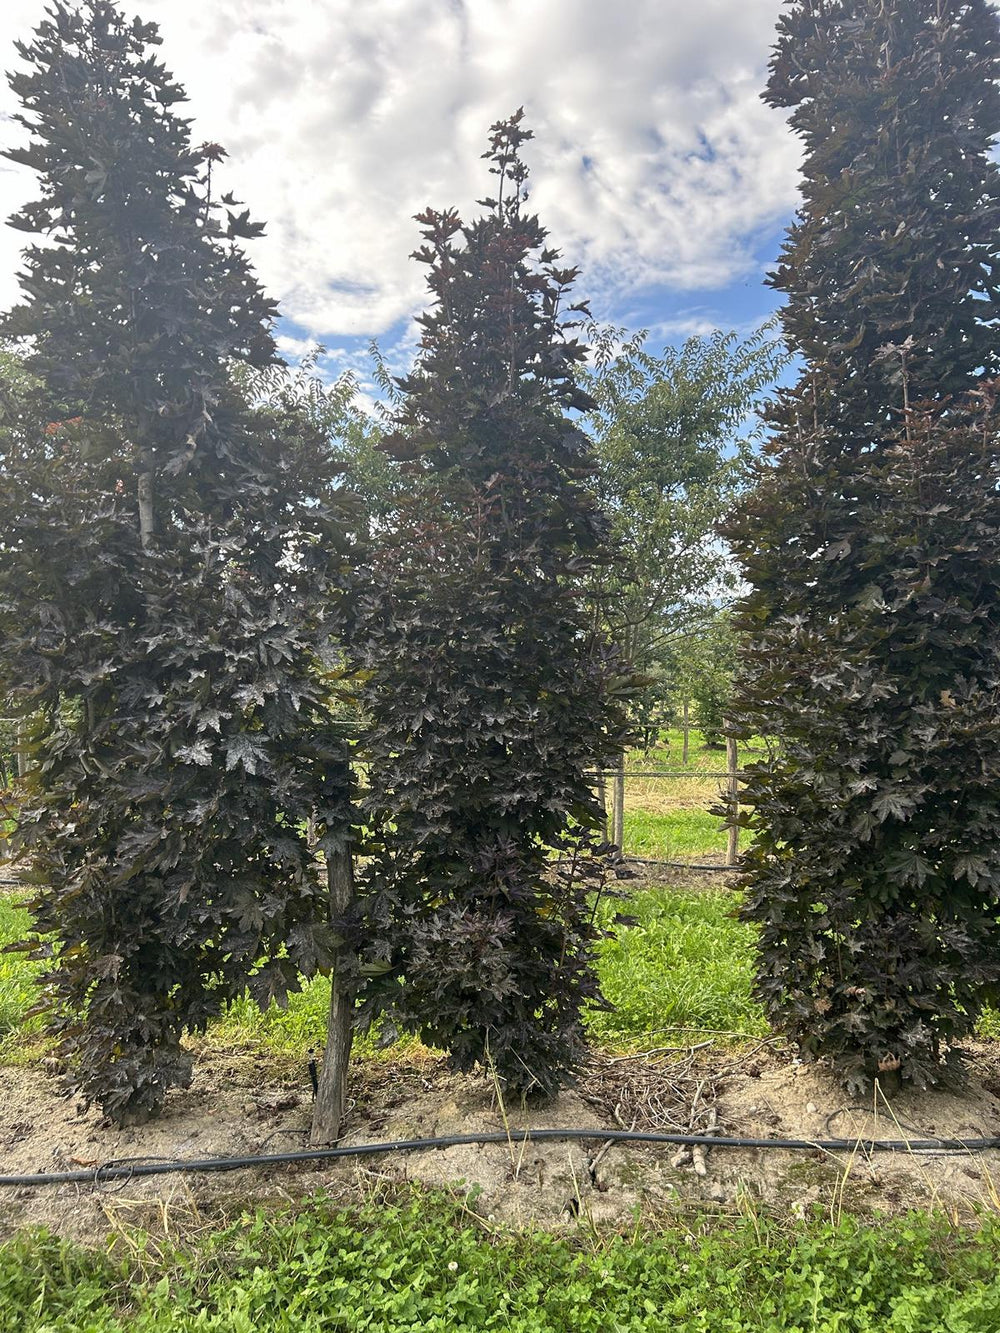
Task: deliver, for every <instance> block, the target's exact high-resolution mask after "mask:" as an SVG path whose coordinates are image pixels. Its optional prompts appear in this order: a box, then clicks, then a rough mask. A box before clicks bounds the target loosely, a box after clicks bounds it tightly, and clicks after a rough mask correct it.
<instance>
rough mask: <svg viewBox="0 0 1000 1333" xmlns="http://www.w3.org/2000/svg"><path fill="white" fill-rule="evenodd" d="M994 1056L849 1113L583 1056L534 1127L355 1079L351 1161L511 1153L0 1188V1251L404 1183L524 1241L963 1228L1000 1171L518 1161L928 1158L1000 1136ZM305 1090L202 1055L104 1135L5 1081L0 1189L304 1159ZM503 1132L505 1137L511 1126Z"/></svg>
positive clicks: (806, 1092)
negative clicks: (12, 1181)
mask: <svg viewBox="0 0 1000 1333" xmlns="http://www.w3.org/2000/svg"><path fill="white" fill-rule="evenodd" d="M998 1093H1000V1047H998V1046H994V1045H983V1046H980V1047H977V1048H976V1050H975V1051H974V1052H973V1055H972V1060H971V1062H970V1073H969V1076H968V1079H967V1080H966V1081H965V1083H964V1084H963V1085H962V1086H960V1087H959V1086H953V1087H950V1088H943V1089H941V1090H937V1091H932V1092H927V1093H916V1092H906V1093H901V1094H899V1095H897V1096H895V1097H893V1098H892V1099H891V1100H890V1101H889V1102H886V1101H885V1100H883V1099H881V1098H879V1100H878V1101H877V1102H873V1103H872V1105H870V1106H867V1107H858V1106H854V1105H852V1104H850V1103H849V1101H848V1099H847V1098H846V1097H845V1095H844V1093H843V1092H842V1090H840V1088H839V1086H838V1085H837V1084H836V1082H835V1081H834V1080H833V1079H832V1077H831V1076H830V1074H829V1073H828V1072H827V1071H826V1070H824V1069H823V1068H821V1067H819V1066H805V1065H802V1064H800V1063H798V1062H797V1061H795V1060H793V1059H792V1058H791V1057H790V1056H789V1055H787V1054H783V1053H781V1052H778V1051H776V1050H775V1049H774V1047H773V1046H771V1045H768V1044H763V1043H762V1044H761V1045H760V1046H758V1047H757V1048H755V1049H753V1050H750V1051H744V1052H742V1053H739V1052H735V1053H734V1052H733V1051H732V1050H729V1051H726V1050H723V1049H719V1048H716V1047H714V1046H708V1047H701V1048H699V1049H695V1050H689V1051H686V1052H685V1051H677V1050H667V1051H663V1052H660V1053H659V1054H652V1055H645V1056H638V1057H627V1058H618V1059H611V1058H608V1057H597V1056H595V1063H594V1065H593V1067H592V1068H590V1069H589V1070H587V1071H585V1072H584V1075H583V1077H582V1078H581V1081H580V1084H579V1086H578V1087H577V1088H576V1089H575V1090H573V1091H568V1092H565V1093H563V1094H561V1095H560V1096H559V1097H558V1098H556V1099H554V1100H552V1101H550V1102H549V1103H548V1104H546V1105H544V1106H540V1107H536V1108H531V1109H525V1108H523V1107H509V1106H508V1107H506V1108H504V1107H503V1106H502V1105H501V1104H500V1103H499V1102H498V1099H497V1096H496V1092H495V1089H494V1088H493V1087H491V1086H490V1084H489V1082H488V1081H487V1080H486V1079H483V1078H475V1077H467V1076H460V1075H455V1074H451V1073H449V1072H448V1071H447V1069H446V1068H445V1066H444V1064H443V1062H442V1061H440V1060H438V1059H436V1058H434V1057H431V1056H429V1055H428V1056H423V1057H420V1056H414V1057H408V1058H407V1060H406V1061H405V1062H402V1063H394V1064H390V1063H385V1062H382V1061H369V1062H364V1063H361V1064H359V1065H358V1066H357V1067H356V1069H355V1071H354V1082H353V1094H354V1096H353V1101H352V1103H351V1106H350V1112H349V1120H348V1125H347V1132H346V1134H345V1136H344V1142H346V1143H363V1142H372V1141H381V1140H395V1139H400V1138H423V1137H432V1136H440V1135H448V1134H456V1133H464V1134H467V1133H473V1132H475V1131H476V1130H483V1131H495V1130H504V1129H505V1128H506V1129H509V1135H510V1139H509V1142H507V1143H503V1144H500V1145H489V1146H482V1147H463V1146H459V1147H452V1148H448V1149H446V1150H428V1151H424V1152H419V1153H410V1154H399V1153H388V1154H385V1155H380V1156H373V1157H368V1158H365V1159H353V1160H346V1161H341V1162H332V1163H320V1164H316V1165H313V1164H310V1165H308V1166H301V1165H296V1166H285V1167H278V1168H270V1169H268V1170H267V1171H266V1172H265V1171H261V1170H240V1171H234V1172H227V1173H225V1174H212V1175H195V1174H191V1175H184V1174H177V1175H168V1176H160V1177H152V1178H148V1179H146V1178H138V1179H130V1180H125V1181H115V1182H110V1183H107V1184H101V1185H94V1184H91V1183H87V1184H73V1185H63V1186H46V1187H39V1188H28V1187H5V1188H4V1189H3V1196H4V1203H5V1207H4V1209H3V1213H2V1217H0V1234H4V1235H7V1234H10V1233H11V1232H12V1231H13V1230H15V1229H17V1228H19V1227H23V1226H37V1225H44V1226H47V1227H49V1228H51V1229H53V1230H55V1231H58V1232H60V1233H62V1234H65V1235H70V1236H74V1237H76V1238H78V1239H98V1238H103V1237H106V1236H107V1235H108V1233H109V1232H113V1231H117V1230H121V1229H123V1228H124V1227H125V1226H126V1225H128V1224H131V1225H140V1226H143V1227H145V1228H147V1229H151V1230H152V1231H154V1232H160V1233H162V1232H163V1231H166V1232H167V1233H168V1234H170V1233H172V1232H173V1231H174V1230H175V1229H177V1228H184V1229H190V1228H191V1227H192V1226H205V1227H207V1226H209V1225H217V1224H218V1222H219V1221H220V1220H222V1219H224V1218H227V1217H233V1216H237V1217H238V1216H239V1215H240V1213H241V1212H242V1211H243V1210H244V1209H245V1208H247V1207H248V1206H250V1207H252V1206H254V1205H256V1204H258V1203H267V1202H274V1201H294V1200H295V1199H296V1198H301V1197H302V1196H303V1195H305V1194H308V1193H312V1192H314V1191H316V1190H319V1189H323V1190H325V1191H327V1192H328V1193H329V1194H331V1195H332V1196H333V1197H334V1198H335V1199H338V1200H342V1201H345V1202H347V1201H349V1200H355V1199H358V1198H361V1197H370V1196H371V1194H372V1191H373V1189H374V1188H376V1187H381V1186H382V1185H383V1184H384V1183H385V1182H389V1184H390V1185H396V1184H402V1183H405V1182H409V1181H415V1182H420V1183H422V1184H425V1185H429V1186H434V1187H448V1188H451V1189H456V1190H457V1191H458V1192H459V1196H460V1197H461V1198H463V1199H464V1200H465V1201H466V1203H467V1206H468V1207H469V1208H470V1210H473V1211H475V1212H476V1213H477V1214H478V1215H479V1216H480V1217H481V1218H483V1219H484V1220H486V1221H487V1222H489V1221H496V1222H503V1223H511V1224H514V1225H518V1226H527V1225H542V1226H545V1227H550V1228H552V1227H555V1228H559V1227H575V1226H578V1225H580V1223H581V1221H582V1222H584V1223H586V1224H593V1225H607V1226H617V1225H620V1224H631V1223H632V1222H633V1221H634V1219H635V1217H636V1216H637V1215H643V1214H645V1215H648V1216H661V1215H663V1214H669V1213H673V1212H676V1211H677V1210H678V1209H680V1208H686V1207H689V1206H691V1205H697V1206H700V1207H705V1206H708V1207H710V1208H714V1209H728V1208H745V1207H748V1206H753V1204H754V1201H761V1202H766V1203H768V1204H769V1205H774V1206H777V1207H779V1208H780V1209H787V1210H789V1211H790V1212H791V1214H792V1215H793V1216H794V1215H802V1214H804V1212H805V1211H806V1210H807V1209H809V1208H811V1207H813V1206H815V1205H820V1206H822V1207H823V1208H824V1209H828V1210H830V1211H831V1212H832V1213H834V1214H836V1213H837V1212H839V1211H840V1210H841V1209H845V1208H846V1209H850V1210H853V1211H858V1212H862V1213H871V1212H876V1211H879V1210H889V1211H897V1210H902V1209H906V1208H908V1207H914V1206H915V1207H927V1206H941V1207H946V1208H948V1209H950V1210H952V1211H953V1213H955V1214H956V1215H961V1216H970V1217H971V1216H974V1214H975V1211H976V1210H977V1208H980V1207H988V1208H994V1209H995V1208H998V1207H1000V1194H998V1191H1000V1152H992V1151H991V1152H987V1153H982V1154H977V1155H972V1154H970V1155H963V1156H954V1155H944V1154H916V1153H894V1154H879V1155H877V1156H876V1157H873V1158H871V1159H869V1158H867V1157H866V1156H865V1155H864V1154H863V1153H862V1152H854V1153H837V1154H828V1153H824V1152H821V1151H819V1150H816V1151H810V1152H790V1151H772V1150H768V1151H766V1152H765V1151H763V1150H743V1149H738V1150H731V1149H726V1150H723V1149H718V1148H717V1149H715V1150H714V1151H709V1152H708V1154H707V1156H706V1162H705V1166H706V1171H705V1174H704V1175H699V1174H697V1173H696V1172H695V1170H694V1169H693V1165H692V1164H691V1163H690V1161H688V1162H687V1163H685V1164H682V1165H672V1164H671V1159H672V1158H673V1157H674V1155H675V1153H674V1149H673V1148H670V1147H665V1148H662V1149H661V1148H655V1147H654V1148H647V1147H634V1146H632V1147H625V1146H608V1145H607V1143H606V1141H605V1140H602V1139H601V1137H600V1135H599V1134H597V1135H595V1137H594V1139H593V1140H588V1141H584V1142H574V1143H551V1142H546V1143H543V1144H538V1143H531V1142H525V1140H524V1131H525V1130H526V1129H530V1128H531V1127H532V1126H534V1127H536V1128H537V1127H543V1126H549V1127H559V1128H569V1127H583V1128H590V1127H591V1126H594V1127H595V1128H612V1127H620V1126H622V1125H624V1127H625V1128H631V1127H633V1126H634V1127H635V1128H639V1129H642V1128H660V1129H665V1130H675V1131H676V1130H678V1129H681V1130H683V1129H685V1128H690V1127H694V1129H695V1131H696V1132H702V1131H703V1130H704V1129H705V1128H706V1127H707V1126H708V1125H711V1124H713V1122H714V1125H715V1128H716V1130H717V1132H720V1133H723V1134H737V1135H746V1136H751V1137H768V1136H770V1137H794V1138H809V1139H819V1138H830V1137H835V1138H851V1137H854V1136H861V1137H865V1138H868V1137H870V1138H907V1137H910V1138H930V1137H947V1138H952V1137H973V1136H975V1137H984V1136H992V1135H998V1134H1000V1097H998V1095H997V1094H998ZM310 1112H311V1090H310V1086H309V1083H308V1079H307V1077H306V1071H305V1069H301V1070H298V1069H292V1070H282V1069H280V1068H272V1069H268V1068H266V1067H263V1066H262V1061H261V1060H260V1059H258V1058H257V1057H254V1056H249V1055H247V1054H246V1053H245V1052H243V1053H240V1052H228V1053H220V1052H217V1051H213V1052H211V1054H208V1055H202V1056H201V1057H200V1058H199V1059H198V1060H197V1062H196V1066H195V1077H194V1081H193V1083H192V1086H191V1087H190V1088H189V1089H187V1090H185V1091H177V1092H174V1093H172V1094H171V1096H170V1097H169V1099H168V1103H167V1107H166V1110H165V1113H164V1114H163V1116H162V1117H161V1118H160V1119H159V1120H157V1121H156V1122H154V1123H152V1124H149V1125H146V1126H143V1127H138V1128H130V1129H121V1130H118V1129H115V1128H113V1127H111V1126H109V1125H108V1124H107V1123H106V1122H104V1121H102V1119H101V1117H100V1115H99V1114H98V1112H97V1111H95V1110H85V1109H84V1108H82V1107H81V1106H79V1105H78V1104H77V1103H76V1101H75V1099H74V1098H73V1097H72V1096H71V1095H68V1094H67V1092H66V1091H65V1089H64V1087H63V1085H62V1079H61V1078H60V1077H59V1075H58V1074H50V1075H47V1074H45V1073H44V1072H41V1071H40V1070H38V1069H37V1068H36V1067H30V1068H5V1069H0V1153H2V1157H0V1169H2V1171H3V1173H5V1174H23V1173H35V1172H45V1171H53V1170H64V1169H66V1170H73V1169H83V1168H89V1167H91V1166H95V1167H96V1166H97V1165H99V1164H102V1163H107V1162H109V1161H113V1160H121V1159H128V1160H148V1159H150V1158H169V1159H173V1158H192V1157H197V1158H203V1157H214V1156H244V1155H250V1154H257V1153H274V1152H282V1151H286V1150H294V1149H297V1148H300V1147H304V1146H306V1143H307V1138H308V1125H309V1119H310ZM505 1122H506V1123H505Z"/></svg>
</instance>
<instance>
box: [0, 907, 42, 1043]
mask: <svg viewBox="0 0 1000 1333" xmlns="http://www.w3.org/2000/svg"><path fill="white" fill-rule="evenodd" d="M29 923H30V917H29V915H28V912H27V911H26V910H25V908H24V907H22V906H21V904H20V902H18V901H17V899H15V898H10V897H0V949H2V948H3V946H4V945H7V944H12V943H15V942H17V941H18V940H22V939H23V938H24V936H25V935H26V934H27V931H28V926H29ZM40 971H41V964H40V963H32V962H29V961H28V960H27V959H26V958H25V957H24V955H23V954H20V953H13V954H8V953H2V952H0V1062H2V1063H4V1064H10V1063H14V1062H16V1061H17V1059H18V1058H19V1057H21V1056H22V1055H23V1054H24V1052H25V1051H26V1049H27V1050H30V1049H31V1046H30V1040H31V1038H33V1037H35V1036H37V1034H38V1033H39V1032H40V1031H41V1027H42V1020H41V1019H40V1018H38V1017H37V1016H36V1017H34V1018H28V1017H27V1013H28V1010H29V1009H31V1008H32V1006H33V1005H34V1004H36V1003H37V1001H38V988H37V986H36V985H35V977H36V976H37V975H38V973H39V972H40ZM26 1038H27V1039H28V1043H29V1044H28V1045H27V1046H26V1042H25V1039H26Z"/></svg>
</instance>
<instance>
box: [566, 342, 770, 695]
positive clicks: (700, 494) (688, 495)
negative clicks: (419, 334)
mask: <svg viewBox="0 0 1000 1333" xmlns="http://www.w3.org/2000/svg"><path fill="white" fill-rule="evenodd" d="M593 333H594V341H595V356H594V365H593V368H592V369H590V370H588V371H587V372H586V373H585V374H584V375H583V376H582V383H583V386H584V387H585V389H586V390H587V392H589V393H590V395H591V396H592V397H593V399H594V406H593V408H591V409H590V411H589V412H588V413H587V416H586V418H585V424H586V428H587V432H588V434H589V435H590V436H591V438H592V439H593V441H594V450H595V453H596V455H597V458H598V462H599V474H598V493H599V498H600V503H601V506H602V508H603V509H604V511H605V513H606V514H607V515H608V517H609V520H610V524H611V531H610V539H609V544H610V545H611V547H612V548H613V550H614V552H615V559H614V560H613V561H609V562H605V563H603V564H601V565H599V566H597V567H595V569H594V571H593V575H592V578H591V596H592V599H593V602H594V606H595V611H596V614H597V615H598V617H599V620H600V623H601V624H602V625H603V626H604V627H605V628H606V630H607V632H608V634H609V635H610V637H611V638H612V640H613V641H614V642H615V643H616V645H617V646H618V647H619V648H620V650H621V651H622V653H623V654H624V655H625V656H626V657H627V658H628V659H629V660H630V661H631V662H632V663H633V664H634V665H635V667H636V669H637V670H638V671H639V672H640V674H642V675H643V676H646V677H647V678H648V679H649V680H650V681H651V684H650V686H648V687H647V688H646V689H645V690H644V691H642V692H641V693H640V694H639V695H638V696H637V699H636V710H637V714H636V716H637V720H641V717H642V713H643V710H644V709H647V708H649V707H652V708H653V709H654V712H655V709H656V707H657V706H659V707H660V708H661V709H662V707H663V705H664V703H665V702H666V700H668V699H669V698H671V697H676V693H677V689H678V687H679V685H680V681H679V678H678V673H677V670H676V669H675V666H674V663H675V662H676V661H678V660H680V659H683V658H684V657H685V656H687V655H689V653H690V652H694V651H696V647H695V645H696V643H697V641H698V640H700V639H701V638H702V637H703V636H704V635H705V634H707V633H709V627H710V626H711V625H712V623H713V621H714V618H715V615H716V609H717V607H718V605H719V603H720V601H725V600H726V599H727V598H729V597H731V596H732V594H733V590H734V578H733V572H734V571H733V565H732V558H731V555H730V553H729V551H728V549H727V548H726V545H725V543H724V542H722V541H720V539H719V535H718V525H719V523H720V521H721V520H722V518H723V516H724V515H725V514H726V513H727V512H728V511H729V509H730V508H731V506H732V505H733V503H734V501H735V499H736V497H737V495H738V494H739V493H740V490H741V488H742V487H743V485H744V484H745V479H746V471H747V460H748V457H749V454H750V448H751V444H752V440H753V436H754V434H755V432H756V431H757V430H758V429H759V414H760V412H761V411H762V410H763V407H764V404H765V402H766V400H767V394H768V392H769V391H770V389H771V387H772V386H773V384H774V382H775V380H776V379H777V377H778V375H779V374H780V371H781V369H782V367H783V365H784V364H785V362H786V361H787V354H786V352H785V351H784V349H783V347H782V346H781V344H780V343H779V342H778V341H777V340H776V339H775V336H774V330H773V329H772V328H771V327H769V326H765V327H764V328H762V329H760V330H759V331H758V332H757V333H755V334H753V335H752V336H751V337H749V338H746V339H744V340H742V341H741V340H740V339H738V338H737V336H736V335H735V334H733V333H716V334H713V335H712V336H711V337H707V338H706V337H692V338H689V339H687V340H686V341H685V343H684V344H683V345H682V346H681V347H679V348H673V347H665V348H664V349H663V350H662V351H661V352H660V353H658V354H657V353H654V352H653V351H651V350H650V349H649V348H648V346H647V337H646V335H645V333H638V334H635V335H633V336H632V337H627V336H626V334H625V332H624V330H622V329H617V328H610V329H601V330H596V329H595V330H594V331H593Z"/></svg>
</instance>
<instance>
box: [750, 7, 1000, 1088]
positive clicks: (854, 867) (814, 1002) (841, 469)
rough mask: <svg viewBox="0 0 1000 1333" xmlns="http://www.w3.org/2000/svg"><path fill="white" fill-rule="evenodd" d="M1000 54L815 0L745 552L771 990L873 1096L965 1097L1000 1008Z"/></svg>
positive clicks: (778, 1008)
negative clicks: (800, 157) (885, 1092)
mask: <svg viewBox="0 0 1000 1333" xmlns="http://www.w3.org/2000/svg"><path fill="white" fill-rule="evenodd" d="M998 77H1000V29H998V21H997V14H996V11H995V10H994V9H993V7H992V6H991V5H989V4H987V3H985V2H984V0H796V2H795V3H793V4H791V5H789V6H788V7H787V9H786V10H785V12H784V14H783V15H782V18H781V20H780V23H779V40H778V44H777V47H776V50H775V53H774V59H773V62H772V66H771V78H770V82H769V85H768V89H767V94H766V100H767V101H768V102H769V103H770V104H771V105H772V106H775V107H786V108H791V111H792V116H791V123H792V126H793V128H794V129H795V130H796V132H797V133H798V134H799V135H800V136H801V137H802V139H803V142H804V146H805V160H804V166H803V187H802V188H803V202H802V207H801V210H800V212H799V215H798V218H797V221H796V222H795V224H794V225H793V227H792V228H791V230H790V232H789V236H788V240H787V243H786V245H785V248H784V251H783V254H782V259H781V262H780V264H779V266H778V269H777V271H776V273H775V274H774V276H773V283H774V285H775V286H776V287H777V288H778V289H779V290H781V291H783V292H784V293H785V294H786V297H787V304H786V307H785V310H784V314H783V320H784V324H785V329H786V332H787V334H788V338H789V341H790V343H791V346H792V348H793V349H794V350H795V351H796V352H798V353H799V354H800V356H801V357H802V359H803V362H804V367H803V371H802V374H801V376H800V378H799V380H798V382H797V384H796V385H795V386H794V387H793V388H791V389H790V390H788V391H787V392H785V393H784V394H783V395H782V396H781V400H780V402H779V404H778V406H777V408H776V409H775V411H774V412H773V414H772V418H771V420H772V425H773V428H774V434H773V439H772V441H771V443H770V446H769V448H768V450H767V453H766V457H765V458H764V459H763V460H762V463H761V467H760V472H759V476H758V479H757V486H756V490H755V492H754V494H753V496H752V498H751V499H750V501H749V502H748V503H746V504H745V506H744V508H743V511H742V513H741V515H740V516H739V517H738V518H737V519H736V520H735V521H734V522H733V524H732V527H731V530H730V534H729V535H730V539H731V540H732V542H733V543H734V546H735V547H736V550H737V552H738V555H739V558H740V563H741V565H742V570H743V573H744V576H745V577H746V579H747V581H748V582H749V584H750V585H751V589H752V590H751V592H750V594H749V596H748V597H747V598H746V600H745V602H744V603H743V607H742V612H741V623H742V628H743V629H744V630H745V631H746V633H747V636H748V639H749V640H750V643H751V647H750V650H749V653H748V656H747V659H746V662H745V665H744V668H743V672H742V678H741V682H740V712H741V718H742V726H743V727H744V729H745V730H746V731H747V732H749V733H753V732H757V733H759V734H762V735H766V736H769V737H773V738H774V741H775V749H774V753H773V755H772V757H771V758H770V759H769V760H768V761H767V762H766V763H763V764H760V765H758V766H757V767H756V768H755V769H754V771H753V772H752V774H751V777H750V779H749V781H748V783H747V787H746V793H745V797H746V800H747V802H748V804H749V807H750V814H749V816H748V819H747V822H748V823H749V825H750V827H751V828H752V829H753V831H754V835H755V837H754V843H753V846H752V848H751V850H750V852H749V853H748V856H747V869H746V876H745V884H746V888H747V890H748V894H749V897H748V907H747V915H748V916H749V918H750V919H751V920H753V921H755V922H756V923H757V924H758V925H759V927H760V940H761V954H760V970H759V980H758V985H759V991H760V994H761V997H762V998H763V1000H764V1001H765V1003H766V1005H767V1007H768V1010H769V1012H770V1014H771V1016H772V1018H773V1019H774V1020H775V1021H776V1023H778V1024H779V1025H780V1026H781V1027H782V1028H784V1029H785V1030H786V1031H787V1032H789V1033H790V1034H791V1035H792V1036H793V1037H794V1038H795V1039H796V1040H797V1041H798V1043H799V1045H800V1047H801V1049H802V1051H803V1052H804V1053H805V1054H807V1055H816V1056H829V1057H832V1058H833V1059H834V1060H835V1061H836V1062H837V1063H838V1065H839V1066H840V1067H841V1069H842V1070H843V1072H844V1073H845V1075H846V1076H847V1078H848V1081H849V1082H851V1083H853V1084H857V1085H861V1084H864V1083H867V1082H870V1081H871V1079H872V1078H873V1077H881V1078H883V1079H887V1078H888V1079H893V1080H895V1079H897V1078H898V1077H900V1076H901V1077H903V1078H905V1079H907V1080H912V1081H913V1082H916V1083H918V1084H926V1083H929V1082H933V1081H934V1080H935V1079H936V1078H937V1077H938V1067H939V1062H940V1061H941V1060H942V1059H943V1058H945V1057H946V1056H954V1055H955V1054H956V1047H955V1043H956V1042H957V1041H958V1040H959V1039H961V1038H962V1037H963V1036H965V1035H967V1034H968V1033H969V1032H970V1031H971V1029H972V1027H973V1025H974V1024H975V1021H976V1017H977V1015H978V1013H979V1012H980V1010H981V1007H982V1005H983V1003H984V1002H985V1001H987V1000H989V999H991V998H995V997H996V995H997V991H998V984H1000V913H998V908H997V903H998V892H1000V871H998V866H1000V795H998V793H1000V751H998V749H997V745H996V737H997V735H998V734H1000V707H998V703H997V700H998V697H1000V696H998V687H1000V573H998V569H1000V567H998V562H997V556H998V543H1000V448H998V431H997V428H998V418H997V413H996V381H995V377H996V373H997V370H998V368H1000V367H998V360H997V357H998V353H997V338H996V328H997V319H998V315H1000V286H998V282H1000V252H998V239H997V238H998V235H1000V232H998V222H1000V172H998V169H997V165H996V163H995V161H994V159H993V155H992V148H993V144H994V142H995V136H996V135H997V133H998V131H1000V92H998V84H997V80H998Z"/></svg>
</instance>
